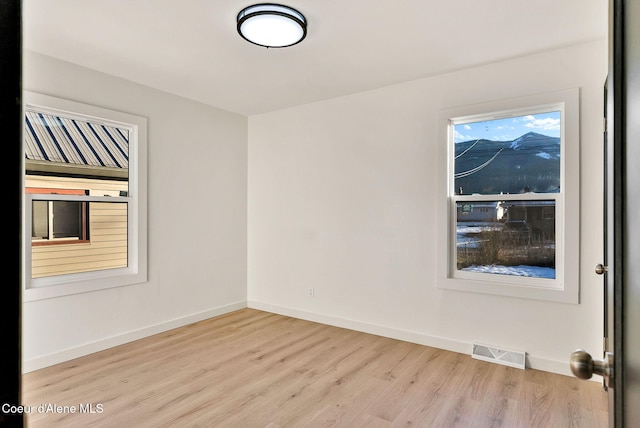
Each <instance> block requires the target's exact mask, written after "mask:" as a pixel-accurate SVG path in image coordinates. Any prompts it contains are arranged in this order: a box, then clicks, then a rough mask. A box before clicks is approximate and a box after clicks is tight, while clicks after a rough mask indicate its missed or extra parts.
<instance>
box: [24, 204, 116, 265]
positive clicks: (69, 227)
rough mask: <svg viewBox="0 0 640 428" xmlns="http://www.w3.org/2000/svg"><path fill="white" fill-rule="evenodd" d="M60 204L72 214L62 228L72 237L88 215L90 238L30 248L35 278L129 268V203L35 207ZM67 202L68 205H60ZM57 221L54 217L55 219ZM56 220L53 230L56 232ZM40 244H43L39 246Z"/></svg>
mask: <svg viewBox="0 0 640 428" xmlns="http://www.w3.org/2000/svg"><path fill="white" fill-rule="evenodd" d="M41 202H42V203H44V204H45V205H47V204H49V205H53V206H55V205H59V206H60V207H64V208H61V209H62V210H68V211H71V212H73V215H71V216H68V217H67V220H65V223H66V224H63V225H62V226H60V227H61V228H62V230H66V232H65V233H66V234H69V235H73V234H74V232H73V227H75V226H76V223H75V221H80V222H81V223H82V220H80V219H79V216H82V215H83V213H82V211H84V213H86V215H85V217H88V224H86V225H85V226H86V227H87V228H88V229H90V230H91V239H90V240H88V241H87V240H84V241H79V240H78V239H68V238H66V239H65V238H60V237H58V238H60V239H53V240H51V241H48V242H45V243H34V245H33V246H32V248H31V251H32V253H31V255H32V277H33V278H40V277H45V276H53V275H64V274H70V273H78V272H89V271H96V270H104V269H115V268H124V267H127V251H128V250H127V235H128V229H127V203H126V202H89V203H86V202H75V201H74V202H69V201H53V204H50V202H51V201H34V205H36V204H38V205H41V204H40V203H41ZM61 202H65V203H61ZM54 218H55V216H54ZM55 227H56V226H55V221H54V230H55ZM37 244H41V245H37Z"/></svg>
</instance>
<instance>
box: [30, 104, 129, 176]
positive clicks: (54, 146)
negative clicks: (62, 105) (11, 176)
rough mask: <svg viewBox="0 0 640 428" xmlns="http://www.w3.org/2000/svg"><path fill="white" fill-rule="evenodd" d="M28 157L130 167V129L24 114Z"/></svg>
mask: <svg viewBox="0 0 640 428" xmlns="http://www.w3.org/2000/svg"><path fill="white" fill-rule="evenodd" d="M24 142H25V156H26V159H27V160H31V161H41V162H52V163H57V164H69V165H70V166H71V165H82V166H87V167H96V168H100V167H103V168H104V167H106V168H119V169H125V170H126V169H128V168H129V131H128V130H127V129H123V128H117V127H113V126H107V125H103V124H99V123H92V122H87V121H83V120H78V119H71V118H67V117H63V116H55V115H51V114H45V113H40V112H34V111H27V112H26V113H25V132H24Z"/></svg>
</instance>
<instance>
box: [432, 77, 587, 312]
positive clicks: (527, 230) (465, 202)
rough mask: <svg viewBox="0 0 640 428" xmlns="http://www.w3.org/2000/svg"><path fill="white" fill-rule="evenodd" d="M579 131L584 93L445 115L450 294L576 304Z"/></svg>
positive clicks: (444, 240)
mask: <svg viewBox="0 0 640 428" xmlns="http://www.w3.org/2000/svg"><path fill="white" fill-rule="evenodd" d="M578 126H579V125H578V91H577V90H567V91H560V92H556V93H549V94H541V95H537V96H531V97H524V98H518V99H513V100H506V101H499V102H493V103H486V104H481V105H475V106H468V107H461V108H456V109H449V110H446V111H443V112H442V115H441V128H442V133H441V135H442V142H441V144H442V146H444V149H443V150H441V154H442V156H441V157H440V159H441V164H442V165H443V168H442V172H441V177H442V180H441V182H442V184H441V190H440V194H441V200H442V202H443V204H442V205H443V208H442V214H443V215H442V216H441V218H442V224H441V228H440V229H441V230H443V232H442V233H441V235H440V237H439V242H440V243H441V245H442V247H443V248H446V249H447V250H446V251H443V256H442V257H441V260H440V261H439V268H438V270H439V284H440V287H441V288H451V289H457V290H465V291H475V292H483V293H491V294H500V295H509V296H517V297H529V298H537V299H545V300H554V301H565V302H573V303H577V301H578V279H577V278H578V262H577V256H576V255H577V254H578V249H579V246H578V238H579V236H578V230H579V229H578V225H577V219H579V206H578V203H579V185H578V179H579V177H578V171H579V169H578V162H579V149H578V147H579V141H578ZM568 220H570V221H568ZM569 254H571V257H568V255H569Z"/></svg>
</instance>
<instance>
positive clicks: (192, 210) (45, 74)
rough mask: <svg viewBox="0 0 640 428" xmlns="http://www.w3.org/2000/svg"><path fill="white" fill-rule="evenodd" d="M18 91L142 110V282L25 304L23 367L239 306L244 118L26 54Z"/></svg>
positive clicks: (241, 300)
mask: <svg viewBox="0 0 640 428" xmlns="http://www.w3.org/2000/svg"><path fill="white" fill-rule="evenodd" d="M23 68H24V76H23V86H24V89H26V90H29V91H34V92H39V93H42V94H46V95H51V96H56V97H60V98H66V99H70V100H73V101H78V102H83V103H87V104H92V105H96V106H99V107H104V108H108V109H112V110H118V111H124V112H127V113H132V114H135V115H139V116H144V117H146V118H148V165H149V170H148V183H149V186H148V212H149V215H148V236H149V242H148V248H149V250H148V263H149V269H148V282H147V283H145V284H139V285H134V286H127V287H120V288H115V289H109V290H102V291H97V292H91V293H84V294H76V295H71V296H67V297H61V298H53V299H47V300H40V301H34V302H28V303H25V304H24V305H23V314H22V328H23V340H22V354H23V361H24V363H23V369H24V370H25V371H30V370H33V369H36V368H40V367H43V366H46V365H50V364H53V363H57V362H60V361H63V360H66V359H69V358H74V357H77V356H80V355H84V354H86V353H90V352H94V351H97V350H100V349H104V348H106V347H109V346H113V345H117V344H120V343H124V342H126V341H129V340H133V339H137V338H139V337H143V336H146V335H148V334H152V333H156V332H159V331H163V330H166V329H169V328H173V327H177V326H179V325H183V324H186V323H189V322H192V321H196V320H200V319H204V318H208V317H211V316H214V315H217V314H220V313H224V312H228V311H230V310H233V309H237V308H242V307H245V306H246V272H247V271H246V248H247V220H246V218H247V216H246V213H247V118H246V117H244V116H241V115H237V114H233V113H229V112H225V111H222V110H219V109H215V108H212V107H209V106H206V105H204V104H200V103H196V102H193V101H189V100H187V99H184V98H180V97H176V96H173V95H170V94H167V93H164V92H161V91H157V90H154V89H151V88H148V87H144V86H141V85H137V84H134V83H132V82H129V81H126V80H122V79H119V78H116V77H113V76H109V75H105V74H102V73H98V72H95V71H92V70H88V69H86V68H82V67H78V66H75V65H72V64H69V63H66V62H62V61H59V60H56V59H53V58H50V57H46V56H43V55H40V54H36V53H31V52H27V53H26V54H25V59H24V64H23Z"/></svg>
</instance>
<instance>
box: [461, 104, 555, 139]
mask: <svg viewBox="0 0 640 428" xmlns="http://www.w3.org/2000/svg"><path fill="white" fill-rule="evenodd" d="M453 129H454V142H456V143H460V142H463V141H470V140H478V139H486V140H493V141H511V140H515V139H516V138H518V137H520V136H522V135H524V134H526V133H527V132H537V133H538V134H543V135H548V136H550V137H560V112H559V111H554V112H550V113H538V114H534V115H525V116H514V117H508V118H505V119H492V120H486V121H482V122H470V123H464V124H455V125H454V128H453Z"/></svg>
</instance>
